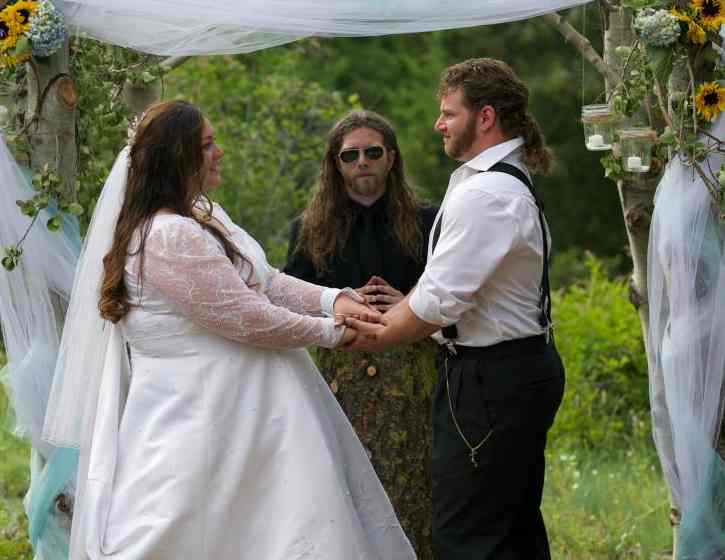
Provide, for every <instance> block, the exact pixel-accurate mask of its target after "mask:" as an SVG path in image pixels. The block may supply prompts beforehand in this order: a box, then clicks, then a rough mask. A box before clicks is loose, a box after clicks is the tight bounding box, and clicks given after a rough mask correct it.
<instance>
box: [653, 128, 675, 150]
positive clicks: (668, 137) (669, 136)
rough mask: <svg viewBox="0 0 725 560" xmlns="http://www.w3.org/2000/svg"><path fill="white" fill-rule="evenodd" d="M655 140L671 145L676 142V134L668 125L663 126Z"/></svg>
mask: <svg viewBox="0 0 725 560" xmlns="http://www.w3.org/2000/svg"><path fill="white" fill-rule="evenodd" d="M657 142H658V143H659V144H662V145H664V146H672V145H674V144H675V143H676V142H677V136H675V133H674V132H673V131H672V129H671V128H670V127H669V126H668V127H665V129H664V131H663V132H662V134H661V135H660V137H659V138H658V139H657Z"/></svg>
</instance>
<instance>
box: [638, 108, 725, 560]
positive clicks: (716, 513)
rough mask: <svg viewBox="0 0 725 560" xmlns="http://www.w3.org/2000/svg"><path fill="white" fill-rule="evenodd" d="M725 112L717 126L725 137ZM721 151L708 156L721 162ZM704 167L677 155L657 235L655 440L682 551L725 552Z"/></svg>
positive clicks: (724, 256)
mask: <svg viewBox="0 0 725 560" xmlns="http://www.w3.org/2000/svg"><path fill="white" fill-rule="evenodd" d="M724 116H725V115H720V117H719V118H718V119H717V121H716V122H715V123H714V125H713V127H712V130H711V131H710V133H711V134H712V135H713V136H715V137H716V138H721V139H722V138H725V118H724ZM724 161H725V158H724V157H723V154H722V153H714V154H712V155H711V156H710V157H709V158H708V160H707V161H705V162H703V164H702V165H703V167H704V169H705V170H706V172H708V173H709V171H710V170H712V171H715V172H716V173H717V170H719V168H720V166H721V165H722V163H723V162H724ZM720 212H721V210H720V209H719V208H718V207H717V206H715V205H714V203H713V199H712V197H711V195H710V193H709V192H708V190H707V188H706V187H705V184H704V183H703V181H702V179H701V178H700V176H699V175H698V174H697V173H696V172H695V170H694V169H693V168H692V167H688V166H686V165H684V164H683V163H682V162H681V161H680V159H679V158H675V159H673V160H672V161H671V162H670V164H669V165H668V167H667V170H666V172H665V174H664V176H663V178H662V180H661V182H660V184H659V186H658V188H657V194H656V197H655V210H654V215H653V217H652V226H651V230H650V238H649V256H648V290H649V303H650V325H649V329H650V330H649V340H648V350H649V366H650V396H651V404H652V420H653V431H654V436H655V442H656V444H657V449H658V452H659V455H660V461H661V463H662V467H663V470H664V473H665V478H666V479H667V482H668V485H669V487H670V491H671V493H672V498H673V501H674V503H675V505H676V506H677V507H678V508H679V509H680V511H681V513H682V522H681V526H680V537H679V546H678V549H679V555H678V558H683V559H690V558H692V559H698V560H710V559H715V558H722V556H723V554H725V463H723V460H722V459H721V458H720V456H719V455H718V453H717V451H716V446H717V440H718V436H719V433H720V424H721V421H722V409H721V406H722V402H723V390H724V389H725V385H724V384H723V381H724V379H725V250H724V249H725V246H724V242H725V236H724V234H725V227H724V225H723V222H722V221H721V219H720Z"/></svg>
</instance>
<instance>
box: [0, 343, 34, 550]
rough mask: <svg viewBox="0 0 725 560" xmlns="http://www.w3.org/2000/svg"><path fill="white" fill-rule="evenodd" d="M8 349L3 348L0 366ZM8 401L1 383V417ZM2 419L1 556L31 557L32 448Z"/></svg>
mask: <svg viewBox="0 0 725 560" xmlns="http://www.w3.org/2000/svg"><path fill="white" fill-rule="evenodd" d="M4 365H5V353H4V352H3V351H2V348H0V369H1V368H2V367H3V366H4ZM7 408H8V401H7V398H6V396H5V392H4V390H3V387H2V385H0V417H4V416H5V415H6V414H7ZM3 424H4V423H0V457H2V461H0V560H30V559H31V558H33V551H32V548H31V546H30V542H29V541H28V536H27V521H26V519H25V512H24V510H23V504H22V500H23V496H24V495H25V492H26V490H27V488H28V484H29V480H28V461H29V455H30V450H29V447H28V445H27V443H26V442H23V441H21V440H18V439H17V438H15V437H13V436H12V435H11V434H10V433H8V432H7V431H6V430H5V427H4V425H3Z"/></svg>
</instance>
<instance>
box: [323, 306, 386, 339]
mask: <svg viewBox="0 0 725 560" xmlns="http://www.w3.org/2000/svg"><path fill="white" fill-rule="evenodd" d="M353 294H355V292H353ZM355 295H356V296H357V298H359V300H357V301H356V300H355V299H353V297H354V296H351V295H348V294H347V293H343V294H340V295H339V296H338V298H337V299H336V300H335V304H334V306H333V312H334V314H335V325H336V326H340V325H343V324H344V325H345V327H346V328H345V332H344V333H343V335H342V340H340V344H339V345H338V348H341V349H342V350H362V349H368V350H372V349H373V348H371V346H372V345H373V342H374V340H375V339H376V333H377V332H378V331H379V330H380V329H382V328H383V327H384V326H385V324H386V321H385V320H384V318H383V315H382V314H381V313H380V311H378V310H377V309H375V308H374V307H373V306H372V305H371V304H369V303H367V302H366V301H365V298H364V297H362V296H360V295H359V294H355Z"/></svg>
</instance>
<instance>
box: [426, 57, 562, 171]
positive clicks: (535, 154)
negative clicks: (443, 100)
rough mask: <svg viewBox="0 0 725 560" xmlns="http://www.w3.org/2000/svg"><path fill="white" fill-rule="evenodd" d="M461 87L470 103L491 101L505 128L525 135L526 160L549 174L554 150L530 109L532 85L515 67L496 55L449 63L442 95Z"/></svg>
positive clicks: (481, 104) (479, 104)
mask: <svg viewBox="0 0 725 560" xmlns="http://www.w3.org/2000/svg"><path fill="white" fill-rule="evenodd" d="M457 89H460V90H461V91H462V92H463V99H464V100H465V103H466V105H468V107H470V108H471V109H474V110H479V109H482V108H483V107H485V106H486V105H491V106H492V107H493V108H494V109H495V110H496V118H497V120H498V124H499V126H500V127H501V132H503V133H504V134H507V135H512V136H522V137H523V139H524V154H523V158H522V159H523V161H524V163H525V164H526V166H527V167H528V168H529V169H531V170H532V171H538V172H541V173H543V174H544V175H547V174H549V173H550V172H551V169H552V167H553V164H554V153H553V152H552V151H551V149H550V148H548V147H547V146H546V140H545V139H544V135H543V133H542V131H541V127H540V126H539V123H538V122H537V120H536V119H535V118H534V117H533V115H532V114H531V113H529V111H528V105H529V88H528V87H526V84H525V83H524V82H522V81H521V80H520V79H519V77H518V76H517V75H516V73H515V72H514V71H513V69H512V68H511V67H510V66H509V65H508V64H506V63H505V62H502V61H500V60H496V59H493V58H471V59H469V60H465V61H463V62H461V63H459V64H454V65H453V66H449V67H448V68H446V69H445V70H444V71H443V74H442V75H441V80H440V84H439V86H438V97H441V96H443V95H445V94H447V93H448V92H451V91H455V90H457Z"/></svg>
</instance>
